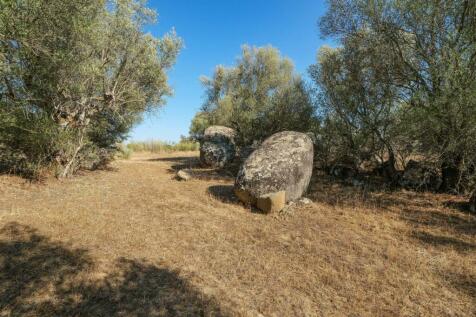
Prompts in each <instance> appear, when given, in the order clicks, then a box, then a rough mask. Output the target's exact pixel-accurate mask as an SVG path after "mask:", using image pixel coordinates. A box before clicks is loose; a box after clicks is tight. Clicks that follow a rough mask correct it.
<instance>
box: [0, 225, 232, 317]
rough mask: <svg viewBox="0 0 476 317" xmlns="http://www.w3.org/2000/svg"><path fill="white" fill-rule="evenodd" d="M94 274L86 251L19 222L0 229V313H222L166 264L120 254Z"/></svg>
mask: <svg viewBox="0 0 476 317" xmlns="http://www.w3.org/2000/svg"><path fill="white" fill-rule="evenodd" d="M94 273H95V264H94V262H93V259H92V258H91V256H89V255H88V252H87V250H83V249H75V248H71V247H69V246H67V245H64V244H62V243H58V242H53V241H51V240H50V239H49V238H47V237H45V236H42V235H40V234H38V232H37V231H36V230H35V229H33V228H31V227H28V226H23V225H20V224H18V223H9V224H7V225H5V226H4V227H3V228H2V229H0V316H225V313H223V311H222V310H221V309H220V308H219V306H218V305H217V303H216V301H215V300H214V299H212V298H209V297H208V296H206V295H204V294H202V293H200V292H199V291H198V290H196V289H194V288H193V287H192V286H191V285H190V284H189V283H188V282H187V281H185V280H183V279H182V278H181V277H180V276H179V275H178V274H177V272H174V271H171V270H170V269H168V268H164V267H158V266H156V265H153V264H149V263H146V262H145V261H137V260H130V259H125V258H120V259H118V260H117V261H116V262H115V265H114V267H113V268H112V269H111V270H110V272H107V273H105V274H103V275H101V276H99V277H98V276H97V274H96V275H95V274H94Z"/></svg>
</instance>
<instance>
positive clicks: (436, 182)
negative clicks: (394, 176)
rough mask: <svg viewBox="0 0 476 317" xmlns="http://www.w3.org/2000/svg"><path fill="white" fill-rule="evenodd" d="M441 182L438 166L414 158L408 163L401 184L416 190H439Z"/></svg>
mask: <svg viewBox="0 0 476 317" xmlns="http://www.w3.org/2000/svg"><path fill="white" fill-rule="evenodd" d="M441 183H442V179H441V175H440V174H439V173H438V170H437V169H436V168H434V167H431V166H429V165H426V164H424V163H421V162H417V161H413V160H411V161H410V162H408V163H407V166H406V167H405V171H404V172H403V175H402V177H401V179H400V185H401V186H403V187H405V188H409V189H414V190H431V191H437V190H438V189H439V188H440V186H441Z"/></svg>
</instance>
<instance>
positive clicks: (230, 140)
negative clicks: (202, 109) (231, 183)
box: [200, 126, 236, 168]
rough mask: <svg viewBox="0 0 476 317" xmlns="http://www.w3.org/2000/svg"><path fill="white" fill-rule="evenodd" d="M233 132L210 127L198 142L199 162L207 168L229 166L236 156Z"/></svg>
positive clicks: (218, 127) (222, 128)
mask: <svg viewBox="0 0 476 317" xmlns="http://www.w3.org/2000/svg"><path fill="white" fill-rule="evenodd" d="M235 138H236V132H235V130H233V129H231V128H227V127H222V126H211V127H209V128H207V129H206V130H205V133H204V134H203V137H202V139H201V141H200V161H201V162H202V163H203V164H204V165H207V166H211V167H215V168H222V167H225V166H226V165H228V164H230V163H231V162H232V161H233V160H234V158H235V154H236V146H235Z"/></svg>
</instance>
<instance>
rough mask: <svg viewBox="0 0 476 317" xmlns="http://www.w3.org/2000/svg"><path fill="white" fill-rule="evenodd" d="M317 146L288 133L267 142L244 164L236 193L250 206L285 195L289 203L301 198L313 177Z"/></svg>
mask: <svg viewBox="0 0 476 317" xmlns="http://www.w3.org/2000/svg"><path fill="white" fill-rule="evenodd" d="M313 160H314V146H313V143H312V140H311V138H310V137H309V136H307V135H306V134H304V133H299V132H293V131H284V132H279V133H276V134H274V135H272V136H271V137H269V138H268V139H266V140H265V141H264V142H263V143H262V144H261V146H260V147H259V148H258V149H257V150H255V151H254V152H253V153H252V154H251V155H250V156H249V157H248V158H247V159H246V160H245V162H244V163H243V165H242V166H241V167H240V170H239V172H238V176H237V178H236V181H235V193H236V195H237V196H238V198H240V200H242V201H243V202H244V203H246V204H256V203H257V200H258V198H260V197H263V196H266V195H269V194H273V193H277V192H280V191H284V192H285V201H286V202H289V201H293V200H296V199H298V198H300V197H301V196H302V195H303V194H304V193H305V192H306V190H307V187H308V186H309V182H310V180H311V175H312V167H313Z"/></svg>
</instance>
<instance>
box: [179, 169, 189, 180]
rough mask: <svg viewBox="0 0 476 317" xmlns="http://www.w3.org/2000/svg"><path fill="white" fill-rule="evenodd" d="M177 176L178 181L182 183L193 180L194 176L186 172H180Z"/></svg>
mask: <svg viewBox="0 0 476 317" xmlns="http://www.w3.org/2000/svg"><path fill="white" fill-rule="evenodd" d="M176 176H177V179H178V180H181V181H189V180H191V179H192V175H190V173H189V172H187V171H185V170H180V171H178V172H177V175H176Z"/></svg>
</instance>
